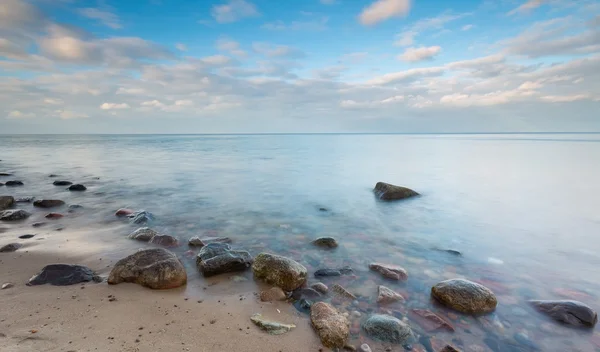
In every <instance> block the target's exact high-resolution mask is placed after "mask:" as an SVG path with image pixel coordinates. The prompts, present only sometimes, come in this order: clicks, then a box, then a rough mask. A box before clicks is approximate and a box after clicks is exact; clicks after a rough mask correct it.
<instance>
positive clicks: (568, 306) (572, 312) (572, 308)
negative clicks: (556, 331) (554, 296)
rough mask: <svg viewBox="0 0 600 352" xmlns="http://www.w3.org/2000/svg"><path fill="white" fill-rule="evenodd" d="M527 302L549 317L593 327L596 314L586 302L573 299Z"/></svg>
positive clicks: (596, 320)
mask: <svg viewBox="0 0 600 352" xmlns="http://www.w3.org/2000/svg"><path fill="white" fill-rule="evenodd" d="M529 303H530V304H531V305H532V306H533V307H534V308H535V309H536V310H538V311H539V312H541V313H543V314H546V315H547V316H549V317H550V318H552V319H554V320H556V321H558V322H561V323H564V324H567V325H573V326H579V327H589V328H591V327H594V326H595V325H596V323H597V322H598V314H597V313H596V311H594V310H593V309H592V308H590V307H589V306H588V305H587V304H585V303H581V302H579V301H573V300H556V301H552V300H548V301H543V300H533V301H529Z"/></svg>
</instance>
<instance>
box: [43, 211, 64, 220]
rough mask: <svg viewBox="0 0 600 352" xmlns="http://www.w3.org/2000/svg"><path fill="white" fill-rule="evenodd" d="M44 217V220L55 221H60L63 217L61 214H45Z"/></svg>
mask: <svg viewBox="0 0 600 352" xmlns="http://www.w3.org/2000/svg"><path fill="white" fill-rule="evenodd" d="M45 217H46V219H52V220H56V219H60V218H62V217H64V215H63V214H61V213H48V214H46V216H45Z"/></svg>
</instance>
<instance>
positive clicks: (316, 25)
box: [261, 16, 329, 32]
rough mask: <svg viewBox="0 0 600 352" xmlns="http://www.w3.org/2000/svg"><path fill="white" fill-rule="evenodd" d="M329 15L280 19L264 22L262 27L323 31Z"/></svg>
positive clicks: (281, 29)
mask: <svg viewBox="0 0 600 352" xmlns="http://www.w3.org/2000/svg"><path fill="white" fill-rule="evenodd" d="M328 21H329V17H326V16H323V17H320V18H317V19H313V20H303V21H291V22H289V23H286V22H284V21H281V20H277V21H275V22H269V23H265V24H263V25H262V26H261V28H263V29H268V30H271V31H307V32H308V31H324V30H326V29H327V22H328Z"/></svg>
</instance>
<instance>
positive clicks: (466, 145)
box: [0, 134, 600, 351]
mask: <svg viewBox="0 0 600 352" xmlns="http://www.w3.org/2000/svg"><path fill="white" fill-rule="evenodd" d="M0 159H3V160H2V162H0V171H10V172H14V173H15V176H14V177H2V178H1V179H0V182H5V181H6V180H8V179H20V180H22V181H23V182H24V183H25V186H23V187H16V188H8V187H1V188H0V194H2V195H4V194H10V195H14V196H35V197H37V198H58V199H63V200H65V201H66V202H67V203H68V204H80V205H83V206H84V209H83V210H81V211H80V212H77V213H74V214H71V215H70V216H68V217H67V218H65V219H62V220H59V221H58V222H53V223H52V224H51V225H49V226H54V227H57V226H66V227H69V228H74V229H76V228H100V227H103V226H107V227H109V226H115V225H121V222H122V221H121V220H117V219H115V217H114V212H115V210H116V209H118V208H121V207H129V208H132V209H146V210H148V211H150V212H152V213H153V214H154V215H155V216H156V220H155V221H154V223H153V224H152V227H154V228H155V229H157V230H159V231H160V232H164V233H168V234H172V235H175V236H178V237H179V238H180V239H182V240H183V241H182V242H184V243H185V242H187V239H188V238H189V237H192V236H194V235H203V234H207V235H219V236H229V237H231V238H232V239H233V240H234V247H236V248H242V249H247V250H249V251H250V252H251V253H252V254H253V255H256V254H258V253H259V252H261V251H271V252H276V253H279V254H282V255H287V256H290V257H292V258H294V259H296V260H298V261H300V262H301V263H302V264H304V265H305V266H306V267H307V268H308V269H309V272H310V273H312V272H314V271H315V270H316V269H319V268H323V267H341V266H344V265H350V266H351V267H352V268H353V269H354V271H355V276H347V277H341V278H338V279H335V280H324V282H326V283H328V284H331V283H334V282H338V283H341V284H342V285H344V286H345V287H346V288H347V289H348V290H350V291H351V292H353V293H355V294H357V295H359V296H360V299H359V305H358V306H356V307H354V306H353V307H350V308H349V309H350V310H358V311H359V312H362V313H363V315H364V313H368V312H374V311H382V309H383V310H385V309H388V310H389V311H390V312H391V313H393V314H396V315H398V316H404V315H405V314H406V313H407V310H408V309H410V308H421V309H431V310H434V311H436V312H440V314H442V315H443V316H445V317H448V319H450V320H451V321H452V323H453V325H454V326H455V328H456V330H457V331H456V332H455V333H454V334H450V333H439V332H435V333H429V334H426V335H428V336H435V338H437V339H441V340H444V341H447V342H452V343H454V344H455V345H459V346H460V347H462V348H464V349H465V350H466V351H477V348H476V346H480V347H482V348H483V349H482V350H483V351H486V350H494V351H521V350H523V351H529V350H532V349H531V347H524V346H526V345H528V343H527V342H526V341H525V342H524V340H523V338H522V334H521V335H516V334H517V333H523V334H526V335H527V336H528V337H529V339H530V340H531V341H533V342H534V343H535V344H537V346H538V347H539V348H540V349H541V350H543V351H596V350H597V349H598V348H600V336H599V335H598V334H599V333H598V332H596V331H597V329H596V330H593V331H581V330H574V329H570V328H567V327H564V326H560V325H558V324H554V323H553V322H551V321H549V320H546V319H545V318H544V317H542V316H539V315H538V314H537V313H536V312H534V311H533V310H532V309H531V308H529V306H528V305H527V304H526V301H527V300H528V299H532V298H536V299H559V298H572V299H578V300H581V301H583V302H585V303H587V304H589V305H590V306H592V307H594V308H596V309H597V308H599V307H600V300H599V298H598V294H597V292H598V288H599V286H600V282H599V280H598V279H600V274H598V271H597V267H598V264H600V240H599V239H598V238H597V236H598V234H599V233H600V212H599V211H598V209H600V183H598V180H599V179H600V163H599V162H598V161H599V160H600V134H574V135H566V134H560V135H548V134H540V135H536V134H524V135H518V134H512V135H253V136H249V135H219V136H167V135H162V136H159V135H155V136H147V135H146V136H0ZM49 174H57V175H59V177H57V178H49V177H48V175H49ZM97 178H99V179H97ZM56 179H66V180H70V181H73V182H77V183H83V184H85V185H86V186H87V187H88V190H87V191H86V192H83V193H73V192H69V191H66V190H65V188H66V187H57V186H53V185H52V182H53V181H54V180H56ZM377 181H385V182H389V183H394V184H399V185H404V186H408V187H411V188H413V189H415V190H417V191H418V192H420V193H421V194H422V196H421V197H419V198H415V199H410V200H407V201H402V202H395V203H384V202H380V201H378V200H377V199H376V198H375V197H374V195H373V193H372V191H371V190H372V188H373V186H374V185H375V183H376V182H377ZM19 207H23V208H27V209H30V208H31V205H27V204H23V205H19ZM322 207H324V208H326V209H327V211H320V210H319V209H320V208H322ZM44 213H45V212H42V211H37V212H35V213H34V216H32V218H30V219H29V220H28V221H27V223H26V224H25V225H27V226H28V224H30V223H33V222H35V221H41V219H43V215H44ZM25 225H23V224H21V225H6V224H0V227H3V228H5V229H9V228H10V227H11V226H25ZM117 228H119V229H120V230H119V231H115V233H114V234H112V235H110V234H109V235H104V236H114V238H103V240H104V241H105V242H109V243H110V242H114V243H115V247H118V246H121V245H122V244H123V243H125V242H126V240H125V239H124V238H123V237H124V236H125V235H126V234H127V233H128V232H129V231H131V230H133V229H135V227H134V226H133V225H128V224H122V227H117ZM29 232H32V231H29ZM0 236H1V235H0ZM319 236H332V237H335V238H336V239H337V240H338V242H339V243H340V247H338V248H337V249H335V250H330V251H324V250H321V249H317V248H314V247H313V246H311V244H310V241H311V240H312V239H314V238H317V237H319ZM136 245H139V244H136ZM132 246H133V245H132ZM434 248H441V249H454V250H458V251H460V252H462V254H463V255H462V256H454V255H451V254H449V253H446V252H442V251H437V250H434ZM115 250H116V249H115ZM187 250H188V248H187V245H182V246H180V247H178V248H176V249H175V251H176V252H178V253H180V254H181V255H182V257H183V258H184V261H185V263H186V265H187V266H188V272H190V273H192V272H194V271H195V268H194V258H193V255H191V256H190V255H189V253H188V255H186V254H185V252H186V251H187ZM375 260H376V261H380V262H389V263H392V264H398V265H401V266H403V267H404V268H406V270H407V271H408V273H409V280H408V282H406V283H401V284H395V283H390V282H384V281H383V280H382V279H381V278H380V277H379V276H377V275H376V274H374V273H372V272H369V271H368V267H367V266H368V263H370V262H372V261H375ZM246 276H247V277H248V278H251V276H250V275H248V273H246ZM453 277H465V278H469V279H471V280H474V281H478V282H481V283H483V284H485V285H486V286H488V287H489V288H491V289H492V290H493V291H494V292H495V293H496V295H497V296H498V299H499V305H498V309H497V311H496V313H495V314H492V315H488V316H486V317H483V318H472V317H466V316H461V315H458V316H455V315H453V314H448V313H449V312H448V311H446V310H445V309H444V308H442V307H439V306H438V305H436V304H435V303H434V302H431V300H430V298H429V290H430V288H431V286H432V285H433V284H435V283H437V282H438V281H440V280H443V279H446V278H453ZM197 280H199V283H198V284H194V285H191V288H189V289H188V290H193V289H201V286H202V285H203V283H202V282H203V279H197ZM312 281H315V282H316V281H318V280H316V279H313V280H312ZM379 284H385V285H387V286H388V287H391V288H394V289H396V290H398V292H401V293H403V294H404V295H405V296H406V298H407V302H406V303H405V304H398V305H395V306H394V305H392V306H389V307H385V308H381V307H377V304H376V303H375V298H376V287H377V285H379ZM392 311H395V312H392ZM355 320H356V321H358V319H355ZM409 321H410V316H409ZM353 324H354V325H356V322H355V321H353ZM355 327H356V326H355ZM416 330H419V329H418V327H417V328H416ZM435 338H434V339H435ZM359 340H361V341H362V340H364V341H368V339H366V338H365V337H364V336H362V333H361V334H360V335H355V336H353V341H359ZM491 340H494V341H496V342H493V341H492V342H490V341H491ZM486 341H487V344H486ZM498 341H500V342H498ZM425 344H426V343H425ZM492 345H493V346H496V347H491V346H492ZM498 346H499V347H498ZM426 347H427V348H429V346H426ZM433 348H435V346H433ZM490 348H491V349H490ZM527 348H528V349H527Z"/></svg>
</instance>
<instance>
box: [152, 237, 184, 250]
mask: <svg viewBox="0 0 600 352" xmlns="http://www.w3.org/2000/svg"><path fill="white" fill-rule="evenodd" d="M150 243H152V244H156V245H159V246H165V247H177V246H178V245H179V240H178V239H177V237H173V236H170V235H161V234H156V235H154V236H153V237H152V238H151V239H150Z"/></svg>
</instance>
